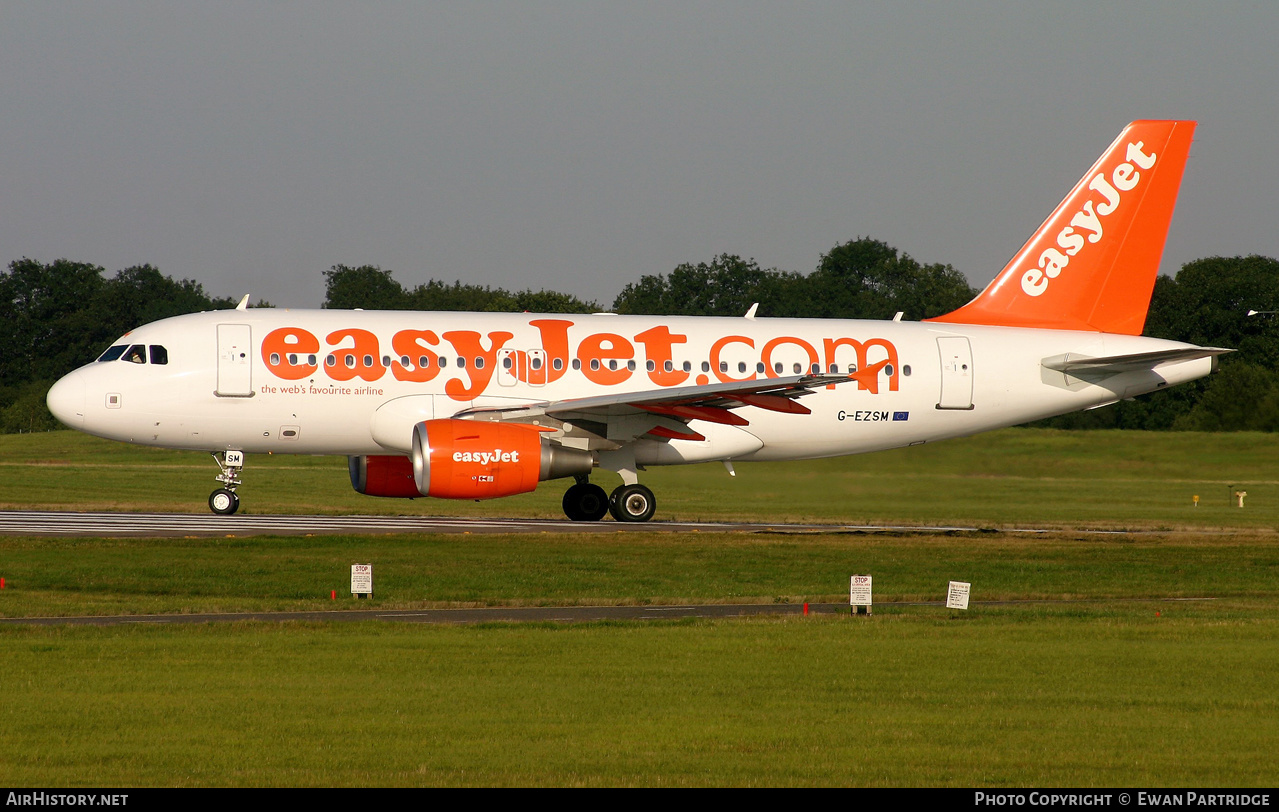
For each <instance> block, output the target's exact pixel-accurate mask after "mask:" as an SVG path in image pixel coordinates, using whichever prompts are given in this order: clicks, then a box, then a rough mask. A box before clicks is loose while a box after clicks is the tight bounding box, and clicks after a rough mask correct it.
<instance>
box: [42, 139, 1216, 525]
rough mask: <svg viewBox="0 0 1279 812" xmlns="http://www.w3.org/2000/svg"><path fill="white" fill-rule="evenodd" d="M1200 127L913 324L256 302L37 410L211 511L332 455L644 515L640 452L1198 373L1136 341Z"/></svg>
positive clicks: (369, 475) (869, 445)
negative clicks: (295, 306)
mask: <svg viewBox="0 0 1279 812" xmlns="http://www.w3.org/2000/svg"><path fill="white" fill-rule="evenodd" d="M1194 129H1195V123H1194V122H1190V121H1137V122H1134V123H1132V124H1130V125H1128V127H1126V128H1125V129H1124V131H1123V132H1122V133H1120V135H1119V137H1118V139H1116V140H1115V142H1114V143H1113V144H1111V145H1110V147H1109V148H1108V149H1107V150H1106V151H1105V153H1104V154H1103V155H1102V156H1101V158H1100V159H1099V160H1098V161H1097V163H1096V164H1095V165H1093V167H1092V168H1091V169H1089V170H1088V172H1087V174H1085V175H1084V176H1083V178H1082V179H1080V181H1079V183H1078V184H1077V185H1076V186H1075V188H1074V189H1072V190H1071V192H1070V194H1068V195H1067V196H1066V198H1065V200H1063V201H1062V202H1061V205H1059V206H1058V207H1057V209H1056V211H1054V212H1053V213H1052V215H1050V216H1049V218H1048V219H1047V220H1046V221H1045V222H1044V224H1043V226H1042V227H1040V229H1039V230H1038V231H1037V232H1036V233H1035V235H1034V236H1032V237H1031V238H1030V240H1029V241H1028V242H1027V243H1026V245H1025V246H1024V247H1023V248H1022V249H1021V250H1020V251H1019V252H1018V253H1017V255H1016V256H1014V257H1013V259H1012V261H1010V262H1009V263H1008V265H1007V267H1005V268H1004V270H1003V271H1002V272H1001V273H1000V274H999V275H998V276H997V277H996V278H995V279H994V281H992V282H991V283H990V284H989V285H988V286H987V287H986V289H985V290H984V291H982V293H981V294H980V295H979V296H978V297H977V298H976V299H974V300H973V301H972V302H970V303H968V304H966V305H964V306H963V307H961V308H959V309H958V310H956V311H954V312H952V313H949V314H947V315H944V316H940V317H938V318H933V319H928V320H926V321H924V322H903V321H898V320H894V321H887V322H884V321H838V320H827V319H772V318H756V317H755V314H754V312H753V311H754V308H752V312H750V313H747V314H745V315H744V316H743V317H740V318H723V317H715V318H712V317H671V316H660V317H659V316H618V315H613V314H608V313H601V314H595V315H589V316H563V315H534V314H527V313H521V314H501V313H427V312H392V311H342V310H291V309H254V310H248V309H245V308H244V306H243V303H241V307H240V308H237V309H236V310H229V311H218V312H212V313H198V314H193V315H187V316H178V317H176V318H170V319H165V320H163V321H158V322H155V323H153V324H148V325H146V326H143V327H139V328H138V329H136V330H134V331H132V332H131V333H129V334H128V335H126V336H124V337H123V338H121V339H120V340H119V341H118V342H116V343H115V344H114V345H113V346H112V347H111V348H110V349H108V350H107V351H106V352H105V353H103V354H102V357H101V358H99V359H98V360H97V361H96V362H95V363H91V364H88V365H87V366H84V367H81V368H80V369H78V370H76V371H74V372H72V373H70V374H69V375H67V376H66V377H64V378H63V379H61V380H60V381H58V382H57V383H56V384H55V385H54V386H53V388H52V389H50V390H49V395H48V404H49V408H50V410H51V411H52V412H53V414H54V415H56V416H57V417H58V419H59V420H61V421H62V422H63V423H65V424H67V425H68V426H70V427H72V428H75V429H80V430H81V431H85V432H88V433H90V434H94V435H97V436H99V437H107V438H110V439H113V440H121V441H123V442H128V443H138V444H141V445H151V446H161V447H165V448H178V449H191V450H203V451H209V452H212V453H213V455H214V459H215V460H216V461H217V462H218V465H219V468H220V469H221V474H220V475H219V476H218V477H217V479H218V481H219V482H220V483H221V487H219V488H218V489H217V490H215V491H214V492H213V493H212V495H211V496H210V497H209V506H210V507H211V508H212V509H213V511H214V512H216V513H225V514H230V513H234V512H235V511H236V509H237V507H238V506H239V501H240V500H239V497H238V495H237V492H236V491H237V487H238V486H239V485H240V483H241V474H242V472H243V466H244V458H245V455H246V454H260V453H276V454H341V455H345V456H347V457H348V459H349V463H350V473H351V483H352V485H353V486H354V487H355V489H356V490H357V491H359V492H360V493H364V494H368V495H370V496H387V497H407V498H415V497H421V496H433V497H439V498H443V499H492V498H496V497H499V496H509V495H512V494H517V493H525V492H528V491H531V490H533V489H534V488H536V487H537V485H538V483H539V482H541V481H543V480H548V479H570V480H573V484H571V485H570V487H569V488H568V489H567V491H566V492H565V494H564V512H565V514H566V515H567V516H568V517H569V518H570V519H573V520H577V521H595V520H599V519H602V518H603V517H604V514H605V513H611V514H612V515H613V517H614V518H615V519H617V520H619V521H629V522H642V521H646V520H648V519H649V518H650V517H651V516H652V515H653V512H654V509H655V508H656V504H657V503H656V499H655V498H654V495H653V492H652V491H651V490H649V489H648V488H647V487H645V486H644V485H642V484H640V483H639V475H640V472H642V471H644V470H645V468H646V467H648V466H653V465H680V464H683V463H696V462H705V461H710V460H718V461H724V462H725V463H730V464H731V462H733V461H746V460H799V459H811V458H817V457H833V456H839V455H844V454H858V453H861V452H865V451H878V450H881V449H887V448H898V447H901V446H910V445H918V444H920V443H926V442H932V441H934V440H942V439H946V438H949V437H959V436H962V435H968V434H974V433H977V432H980V431H985V430H987V429H993V428H998V427H1002V426H1011V425H1015V424H1018V423H1024V422H1026V421H1030V420H1036V419H1039V418H1043V417H1049V416H1051V415H1057V414H1062V413H1065V412H1072V411H1077V410H1080V409H1089V408H1093V407H1096V406H1103V405H1105V404H1108V403H1113V402H1115V401H1117V400H1119V399H1121V398H1129V397H1132V396H1134V395H1140V394H1143V393H1146V392H1153V391H1155V390H1157V389H1161V388H1163V387H1165V386H1170V385H1173V384H1178V383H1182V382H1185V381H1191V380H1194V379H1196V378H1200V377H1202V376H1204V375H1207V374H1208V373H1209V372H1211V371H1212V370H1213V369H1214V367H1215V364H1216V356H1217V355H1219V354H1220V353H1223V352H1227V350H1223V349H1217V348H1211V347H1196V346H1193V345H1189V344H1181V343H1177V342H1172V341H1164V340H1160V339H1154V338H1143V337H1141V336H1140V333H1141V330H1142V326H1143V324H1144V322H1145V318H1146V310H1147V307H1148V306H1149V303H1150V294H1151V290H1152V289H1153V286H1154V282H1155V275H1156V272H1157V270H1158V267H1159V260H1160V256H1161V254H1162V253H1163V246H1164V240H1165V237H1166V235H1167V231H1168V224H1169V221H1170V220H1171V218H1172V213H1173V207H1174V205H1175V203H1176V198H1177V190H1178V188H1179V186H1180V184H1181V177H1182V171H1183V169H1184V167H1185V162H1186V156H1187V154H1188V152H1189V150H1190V143H1191V137H1192V135H1193V133H1194ZM730 467H731V465H730ZM596 469H605V470H608V471H612V472H615V473H616V474H617V475H618V476H619V477H620V479H621V484H620V485H618V486H617V487H616V488H615V489H614V490H612V492H611V493H607V492H606V491H605V490H604V489H603V488H601V487H600V486H599V485H597V484H595V483H593V482H591V481H590V477H591V475H592V474H593V473H594V472H595V470H596Z"/></svg>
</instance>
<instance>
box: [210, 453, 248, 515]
mask: <svg viewBox="0 0 1279 812" xmlns="http://www.w3.org/2000/svg"><path fill="white" fill-rule="evenodd" d="M212 453H213V461H214V462H216V463H217V464H218V468H220V469H221V471H222V473H220V474H218V476H217V480H218V482H221V483H222V487H221V488H218V489H217V490H216V491H214V492H213V493H211V494H209V510H211V511H213V512H214V513H217V514H220V515H222V516H230V515H231V514H232V513H235V512H236V511H237V510H239V509H240V497H239V496H236V494H235V489H236V488H238V487H240V471H241V470H243V469H244V452H243V451H214V452H212Z"/></svg>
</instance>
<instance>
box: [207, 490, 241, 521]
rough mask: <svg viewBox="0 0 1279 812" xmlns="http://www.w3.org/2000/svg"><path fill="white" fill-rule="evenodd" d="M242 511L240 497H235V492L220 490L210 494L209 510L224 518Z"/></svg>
mask: <svg viewBox="0 0 1279 812" xmlns="http://www.w3.org/2000/svg"><path fill="white" fill-rule="evenodd" d="M239 509H240V497H238V496H236V495H235V491H228V490H227V489H226V488H218V489H217V490H216V491H214V492H213V493H211V494H209V510H211V511H213V512H214V513H218V514H220V515H222V516H230V515H231V514H232V513H235V512H236V511H237V510H239Z"/></svg>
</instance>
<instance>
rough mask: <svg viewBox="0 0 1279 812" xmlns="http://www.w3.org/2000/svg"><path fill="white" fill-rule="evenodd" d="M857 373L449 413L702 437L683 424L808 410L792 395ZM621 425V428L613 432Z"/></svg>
mask: <svg viewBox="0 0 1279 812" xmlns="http://www.w3.org/2000/svg"><path fill="white" fill-rule="evenodd" d="M878 366H882V365H878ZM868 369H869V368H868ZM875 372H878V369H875ZM857 374H858V373H853V374H852V375H844V374H813V375H792V376H789V377H785V378H766V379H763V380H752V381H730V382H728V383H713V384H703V385H700V386H677V387H669V388H665V389H650V390H644V391H639V392H624V393H620V394H610V395H597V396H595V397H586V398H571V399H568V400H557V401H544V402H541V403H526V404H520V405H517V406H493V407H477V408H473V409H466V410H464V411H461V412H458V413H457V414H456V415H454V417H456V418H461V419H470V420H488V421H499V422H520V423H527V422H535V420H536V419H537V418H539V417H542V416H545V417H548V418H551V419H552V420H553V421H557V422H561V423H573V424H575V425H583V426H588V427H589V426H597V427H598V428H597V429H596V430H595V431H593V432H592V433H594V434H596V435H597V436H600V437H606V438H607V439H609V440H611V441H614V442H627V441H630V440H634V439H638V438H639V437H641V436H644V435H649V436H650V437H653V438H658V439H668V440H671V439H677V440H703V439H705V438H704V437H703V436H702V435H700V434H698V433H697V432H696V431H693V430H692V429H690V428H688V425H687V424H688V422H689V421H691V420H705V421H707V422H710V423H722V424H725V425H729V426H747V425H750V421H749V420H748V419H747V418H746V417H744V416H742V415H740V414H737V413H736V412H735V411H734V410H735V409H740V408H742V407H745V406H754V407H756V408H759V409H766V410H768V411H773V412H784V413H786V414H809V413H810V410H809V408H808V407H807V406H805V405H803V404H802V403H798V402H796V401H797V399H799V398H801V397H804V396H805V395H811V394H813V392H814V391H815V390H816V389H817V388H819V387H823V386H829V385H833V384H841V383H848V382H849V381H853V380H857V378H856V377H854V376H855V375H857ZM863 374H864V373H863ZM610 424H613V425H610ZM622 425H625V426H626V428H625V429H622V430H621V431H618V428H619V427H621V426H622ZM588 430H589V429H588Z"/></svg>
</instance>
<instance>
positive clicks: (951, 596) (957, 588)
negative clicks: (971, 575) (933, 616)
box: [946, 581, 972, 609]
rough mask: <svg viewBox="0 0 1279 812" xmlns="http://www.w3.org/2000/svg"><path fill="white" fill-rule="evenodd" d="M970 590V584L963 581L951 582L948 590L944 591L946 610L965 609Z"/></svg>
mask: <svg viewBox="0 0 1279 812" xmlns="http://www.w3.org/2000/svg"><path fill="white" fill-rule="evenodd" d="M971 588H972V584H969V583H965V582H964V581H951V582H950V588H949V589H948V590H947V591H946V608H947V609H967V608H968V591H969V589H971Z"/></svg>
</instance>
